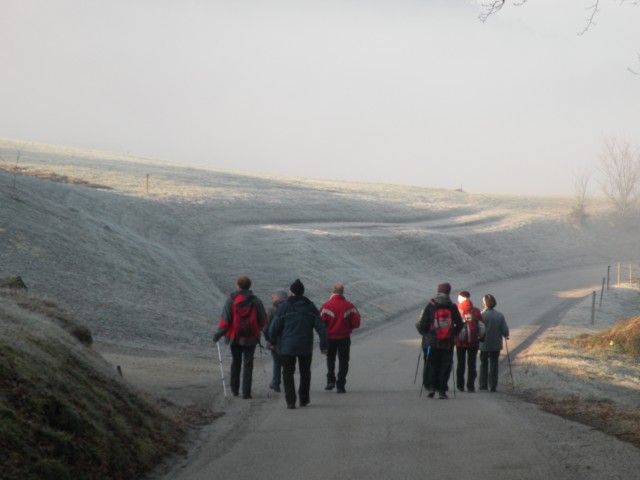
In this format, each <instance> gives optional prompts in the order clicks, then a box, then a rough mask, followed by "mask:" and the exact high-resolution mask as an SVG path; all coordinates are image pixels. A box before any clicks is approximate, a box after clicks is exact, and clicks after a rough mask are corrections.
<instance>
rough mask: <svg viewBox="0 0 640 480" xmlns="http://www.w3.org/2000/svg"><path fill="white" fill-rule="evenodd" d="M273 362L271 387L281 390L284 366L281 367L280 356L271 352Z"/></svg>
mask: <svg viewBox="0 0 640 480" xmlns="http://www.w3.org/2000/svg"><path fill="white" fill-rule="evenodd" d="M271 360H272V361H273V375H272V377H271V386H272V387H278V388H280V382H281V380H282V365H280V355H278V354H277V353H276V352H274V351H273V350H271Z"/></svg>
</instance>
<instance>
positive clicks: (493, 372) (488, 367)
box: [478, 350, 500, 391]
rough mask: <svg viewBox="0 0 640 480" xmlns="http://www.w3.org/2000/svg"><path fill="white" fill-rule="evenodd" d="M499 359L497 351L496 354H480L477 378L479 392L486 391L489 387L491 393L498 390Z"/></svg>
mask: <svg viewBox="0 0 640 480" xmlns="http://www.w3.org/2000/svg"><path fill="white" fill-rule="evenodd" d="M499 358H500V351H499V350H498V351H497V352H480V378H478V386H479V387H480V390H486V389H487V387H489V389H490V390H491V391H495V390H496V388H498V359H499Z"/></svg>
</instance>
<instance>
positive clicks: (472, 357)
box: [456, 347, 478, 392]
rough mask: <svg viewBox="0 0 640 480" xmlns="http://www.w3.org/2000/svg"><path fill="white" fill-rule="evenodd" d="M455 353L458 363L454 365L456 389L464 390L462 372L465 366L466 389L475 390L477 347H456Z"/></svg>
mask: <svg viewBox="0 0 640 480" xmlns="http://www.w3.org/2000/svg"><path fill="white" fill-rule="evenodd" d="M456 354H457V355H458V365H457V367H456V385H458V390H460V391H462V390H464V386H465V382H464V373H465V366H466V370H467V390H468V391H469V392H473V391H474V390H475V388H476V387H475V382H476V376H477V374H478V373H477V371H476V358H477V357H478V347H469V348H466V347H456Z"/></svg>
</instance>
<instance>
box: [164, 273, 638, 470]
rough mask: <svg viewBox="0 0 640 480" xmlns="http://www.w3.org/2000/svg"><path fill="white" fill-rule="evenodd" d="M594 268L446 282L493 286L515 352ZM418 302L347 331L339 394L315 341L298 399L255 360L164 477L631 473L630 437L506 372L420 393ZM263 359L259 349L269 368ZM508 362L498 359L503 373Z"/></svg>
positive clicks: (590, 279)
mask: <svg viewBox="0 0 640 480" xmlns="http://www.w3.org/2000/svg"><path fill="white" fill-rule="evenodd" d="M603 271H604V273H605V274H606V266H604V268H603V267H602V266H596V267H585V268H581V269H577V270H574V271H555V272H547V273H543V274H536V275H530V276H525V277H522V278H517V279H510V280H505V281H500V282H495V283H491V284H485V285H477V286H456V285H454V286H453V287H454V292H457V291H459V290H460V289H461V288H467V289H469V290H470V291H471V293H472V299H473V300H474V301H475V303H477V304H478V303H480V299H481V297H482V295H483V294H485V293H493V294H494V295H495V296H496V298H497V301H498V306H497V310H500V311H502V312H503V313H504V314H505V316H506V319H507V322H508V323H509V326H510V328H511V330H512V336H511V338H512V339H511V341H510V343H509V346H510V349H511V352H512V355H515V354H517V351H518V350H519V345H521V344H522V345H526V342H527V341H528V340H529V339H531V338H533V337H535V334H536V332H538V331H539V329H540V328H541V326H542V328H543V326H544V325H545V324H553V323H555V322H556V321H557V320H558V318H559V317H560V315H561V314H562V312H563V311H564V310H566V309H568V308H569V307H570V306H571V305H572V304H573V302H575V301H577V297H576V295H575V293H576V292H578V293H580V295H582V297H584V296H585V295H586V294H589V293H590V292H591V291H592V290H596V289H598V288H599V285H600V284H601V281H602V275H603ZM445 280H446V279H442V281H445ZM419 314H420V311H419V310H416V311H415V312H412V313H410V314H406V315H404V316H402V317H400V318H398V319H397V321H396V322H394V323H393V324H391V325H388V326H385V327H382V328H378V329H376V330H374V331H371V332H367V333H365V334H362V335H356V336H355V337H354V339H353V344H352V350H351V352H352V354H351V369H350V372H349V376H348V382H347V385H346V388H347V394H346V395H338V394H336V393H335V391H332V392H326V391H325V390H324V385H325V380H326V379H325V366H324V357H322V356H321V355H320V354H319V352H314V366H313V370H312V387H311V404H310V405H309V406H307V407H305V408H297V409H295V410H288V409H287V408H286V406H285V401H284V398H283V394H282V393H281V394H274V393H271V395H270V397H269V398H267V397H266V395H265V394H264V393H262V392H264V391H265V390H266V389H265V388H264V387H263V386H262V385H260V382H261V380H262V377H264V375H263V371H262V370H263V366H262V365H261V364H260V362H257V363H256V366H255V371H254V382H255V385H256V387H255V388H254V390H255V391H256V394H255V395H254V399H253V400H241V399H236V398H232V399H231V400H230V401H229V403H228V404H224V399H220V404H219V405H218V407H219V408H222V409H224V410H225V411H226V415H225V416H223V417H222V418H220V419H218V420H216V421H215V422H214V423H213V424H212V425H210V426H208V427H206V428H205V429H203V430H202V431H201V432H200V438H199V439H198V442H196V443H195V444H194V445H193V446H192V447H191V448H190V450H189V453H188V456H187V457H186V459H184V460H183V461H180V462H178V463H177V464H175V465H173V467H172V468H171V469H170V471H168V472H166V473H165V475H164V478H165V479H166V480H169V479H171V480H200V479H202V480H205V479H206V480H209V479H214V478H215V479H239V480H243V479H247V480H249V479H258V478H259V479H261V480H264V479H279V480H282V479H305V480H314V479H322V480H330V479H354V478H379V479H396V478H397V479H424V478H434V479H456V480H461V479H471V478H473V479H492V480H500V479H505V480H506V479H509V480H513V479H531V480H539V479H570V480H571V479H576V480H578V479H580V480H583V479H591V478H593V479H598V480H603V479H614V478H616V479H632V478H633V479H637V478H639V477H638V472H640V452H639V451H638V449H637V448H635V447H633V446H631V445H629V444H626V443H623V442H620V441H618V440H616V439H614V438H611V437H608V436H606V435H604V434H602V433H600V432H598V431H595V430H593V429H591V428H589V427H587V426H584V425H581V424H577V423H574V422H570V421H567V420H564V419H562V418H560V417H556V416H553V415H550V414H546V413H544V412H542V411H540V410H539V409H538V408H537V407H536V406H534V405H531V404H528V403H525V402H523V401H521V400H519V399H518V398H517V397H515V396H513V395H509V393H508V392H509V391H510V390H511V388H512V386H511V384H510V381H509V379H508V376H502V377H501V379H500V381H501V383H500V384H499V386H498V392H496V393H490V392H478V391H476V393H466V392H457V394H456V395H455V398H454V396H453V392H452V391H450V396H449V397H450V398H449V399H448V400H439V399H437V398H436V399H428V398H427V397H426V395H420V380H419V379H418V382H417V383H416V384H414V374H415V369H416V364H417V360H418V355H419V352H420V347H419V338H418V335H417V332H416V329H415V326H414V325H415V322H416V320H417V318H418V316H419ZM363 321H365V322H366V319H363ZM523 342H524V343H523ZM503 353H504V351H503ZM268 362H269V361H268V360H267V359H266V357H264V364H265V368H266V371H267V372H269V366H270V364H269V363H268ZM506 369H507V364H506V363H504V362H503V363H502V364H501V373H504V372H505V371H506ZM296 381H297V378H296ZM450 386H451V387H452V381H451V380H450ZM516 388H517V385H516Z"/></svg>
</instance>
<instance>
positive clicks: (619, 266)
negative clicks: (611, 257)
mask: <svg viewBox="0 0 640 480" xmlns="http://www.w3.org/2000/svg"><path fill="white" fill-rule="evenodd" d="M621 268H622V266H621V265H620V262H618V283H617V286H618V287H619V286H620V269H621Z"/></svg>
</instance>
